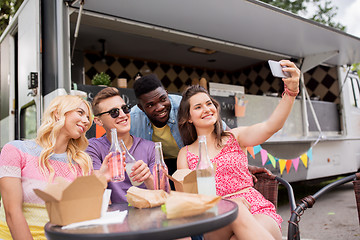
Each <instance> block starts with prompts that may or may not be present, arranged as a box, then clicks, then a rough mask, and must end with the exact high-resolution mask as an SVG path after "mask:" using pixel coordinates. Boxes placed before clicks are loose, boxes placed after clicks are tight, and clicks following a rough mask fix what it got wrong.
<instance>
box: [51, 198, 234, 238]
mask: <svg viewBox="0 0 360 240" xmlns="http://www.w3.org/2000/svg"><path fill="white" fill-rule="evenodd" d="M114 210H122V211H123V210H128V214H127V216H126V218H125V220H124V222H123V223H121V224H119V223H116V224H107V225H94V226H87V227H82V228H74V229H66V230H63V229H61V227H60V226H55V225H52V224H50V223H47V224H46V225H45V234H46V237H47V238H48V239H50V240H57V239H74V240H75V239H76V240H78V239H104V240H107V239H121V240H127V239H129V240H133V239H141V240H144V239H159V240H161V239H174V238H181V237H186V236H194V235H199V234H203V233H206V232H210V231H213V230H216V229H218V228H221V227H224V226H226V225H228V224H229V223H231V222H232V221H234V220H235V219H236V217H237V214H238V207H237V204H236V203H234V202H232V201H229V200H223V199H222V200H220V202H219V203H218V204H217V205H216V207H215V208H213V209H210V210H208V211H207V212H205V213H203V214H200V215H197V216H192V217H185V218H177V219H166V215H165V213H164V212H163V211H161V209H160V207H156V208H148V209H137V208H133V207H129V206H128V205H127V204H113V205H111V206H109V211H114ZM89 211H91V209H89Z"/></svg>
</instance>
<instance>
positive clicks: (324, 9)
mask: <svg viewBox="0 0 360 240" xmlns="http://www.w3.org/2000/svg"><path fill="white" fill-rule="evenodd" d="M317 7H318V8H317V12H316V14H314V15H313V16H312V18H310V19H311V20H314V21H316V22H319V23H322V24H325V25H328V26H330V27H333V28H337V29H340V30H342V31H344V32H345V31H346V27H345V26H344V25H342V24H341V23H337V22H334V21H333V19H334V17H335V16H336V15H337V10H338V7H336V6H332V3H331V1H326V2H325V3H324V6H322V5H320V4H319V5H317Z"/></svg>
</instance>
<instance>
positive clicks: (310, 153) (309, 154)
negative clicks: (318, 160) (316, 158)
mask: <svg viewBox="0 0 360 240" xmlns="http://www.w3.org/2000/svg"><path fill="white" fill-rule="evenodd" d="M307 155H308V158H309V161H310V162H312V160H313V157H312V147H311V148H310V149H309V151H308V152H307Z"/></svg>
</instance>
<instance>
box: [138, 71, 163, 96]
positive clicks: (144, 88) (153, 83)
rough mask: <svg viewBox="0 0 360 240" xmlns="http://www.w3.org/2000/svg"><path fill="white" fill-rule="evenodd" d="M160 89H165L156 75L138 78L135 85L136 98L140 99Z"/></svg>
mask: <svg viewBox="0 0 360 240" xmlns="http://www.w3.org/2000/svg"><path fill="white" fill-rule="evenodd" d="M158 87H162V88H164V86H163V85H162V83H161V81H160V80H159V79H158V77H157V76H156V75H155V74H149V75H146V76H143V77H141V78H138V79H137V80H136V81H135V82H134V85H133V88H134V91H135V96H136V98H139V97H140V96H141V95H143V94H146V93H148V92H151V91H154V90H155V89H157V88H158Z"/></svg>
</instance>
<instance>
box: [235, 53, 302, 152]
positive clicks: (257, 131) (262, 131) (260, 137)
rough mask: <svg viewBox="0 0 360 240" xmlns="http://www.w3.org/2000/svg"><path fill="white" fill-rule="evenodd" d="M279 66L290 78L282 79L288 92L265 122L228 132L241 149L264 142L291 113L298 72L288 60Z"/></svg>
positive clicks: (297, 85) (279, 127)
mask: <svg viewBox="0 0 360 240" xmlns="http://www.w3.org/2000/svg"><path fill="white" fill-rule="evenodd" d="M280 64H281V65H283V66H286V68H283V71H284V72H289V73H290V74H291V77H289V78H283V79H282V80H283V81H284V84H285V86H286V88H287V89H288V92H287V93H285V94H284V95H283V97H282V98H281V100H280V102H279V104H278V105H277V107H276V108H275V110H274V112H273V113H272V114H271V116H270V117H269V119H268V120H267V121H265V122H262V123H258V124H254V125H251V126H246V127H238V128H234V129H232V130H230V131H231V132H232V133H233V134H234V135H235V137H236V139H237V140H238V142H239V144H240V146H242V147H246V146H256V145H259V144H261V143H263V142H265V141H266V140H267V139H269V138H270V137H271V136H272V135H273V134H274V133H276V132H277V131H279V130H280V129H281V128H282V127H283V126H284V124H285V121H286V119H287V118H288V116H289V114H290V112H291V109H292V106H293V104H294V101H295V97H296V95H295V94H292V93H296V92H298V89H299V78H300V70H299V69H298V68H297V67H296V65H295V64H294V63H293V62H290V61H288V60H282V61H281V62H280ZM290 95H292V96H290Z"/></svg>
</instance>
